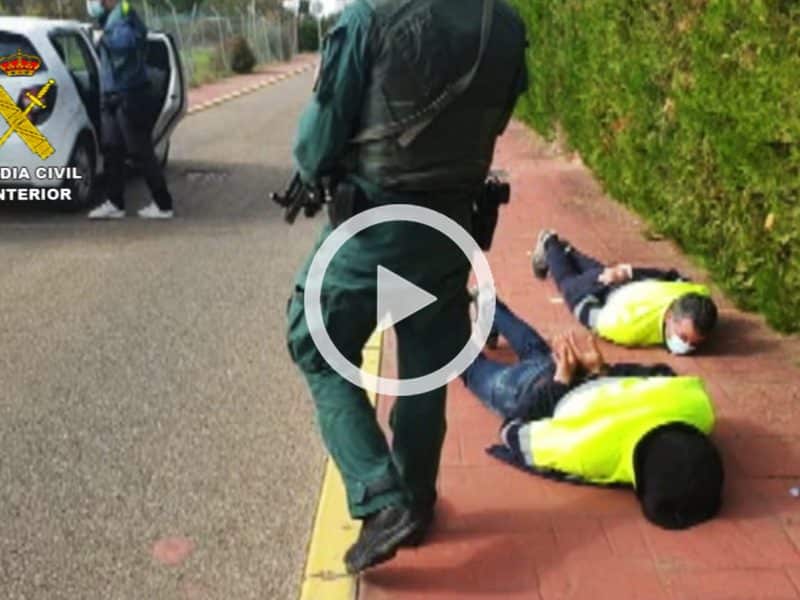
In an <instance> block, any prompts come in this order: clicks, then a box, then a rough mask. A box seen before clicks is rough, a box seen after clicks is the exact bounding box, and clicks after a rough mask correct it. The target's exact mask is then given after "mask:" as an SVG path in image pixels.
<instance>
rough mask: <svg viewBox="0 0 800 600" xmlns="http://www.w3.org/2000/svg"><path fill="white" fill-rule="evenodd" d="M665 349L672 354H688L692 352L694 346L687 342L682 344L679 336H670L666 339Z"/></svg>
mask: <svg viewBox="0 0 800 600" xmlns="http://www.w3.org/2000/svg"><path fill="white" fill-rule="evenodd" d="M667 348H668V349H669V351H670V352H672V353H673V354H689V353H690V352H691V351H692V350H694V346H692V345H691V344H689V343H688V342H684V341H683V340H682V339H681V338H680V336H677V335H675V334H672V335H670V336H668V337H667Z"/></svg>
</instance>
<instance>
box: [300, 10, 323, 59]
mask: <svg viewBox="0 0 800 600" xmlns="http://www.w3.org/2000/svg"><path fill="white" fill-rule="evenodd" d="M297 30H298V31H297V46H298V49H299V51H300V52H316V51H317V50H319V43H318V34H317V21H316V20H315V19H311V18H303V19H302V20H301V21H300V24H299V26H298V28H297Z"/></svg>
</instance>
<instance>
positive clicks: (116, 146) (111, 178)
mask: <svg viewBox="0 0 800 600" xmlns="http://www.w3.org/2000/svg"><path fill="white" fill-rule="evenodd" d="M117 109H118V107H116V106H108V107H105V108H104V109H103V112H102V115H101V120H102V128H103V131H102V146H103V149H104V152H105V169H104V171H105V173H104V183H105V192H106V197H107V198H108V200H109V201H110V202H111V203H112V204H113V205H114V206H116V207H117V208H118V209H120V210H125V138H124V137H123V134H122V131H121V130H120V128H119V124H118V123H117V117H116V113H117Z"/></svg>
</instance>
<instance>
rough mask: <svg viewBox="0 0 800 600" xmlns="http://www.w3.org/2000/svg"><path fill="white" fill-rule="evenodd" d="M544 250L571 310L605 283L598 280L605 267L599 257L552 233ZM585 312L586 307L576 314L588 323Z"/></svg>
mask: <svg viewBox="0 0 800 600" xmlns="http://www.w3.org/2000/svg"><path fill="white" fill-rule="evenodd" d="M545 251H546V254H547V267H548V269H549V270H550V274H551V275H552V276H553V280H554V281H555V282H556V286H558V289H559V291H560V292H561V295H562V296H563V297H564V301H565V302H566V303H567V306H569V309H570V310H572V311H574V310H575V307H576V306H577V305H578V304H580V302H581V301H582V300H584V299H585V298H586V297H587V296H589V295H591V294H594V293H596V292H597V291H599V290H602V289H605V286H603V285H602V284H599V283H598V281H597V278H598V277H599V276H600V274H601V273H602V272H603V270H604V269H605V265H603V264H602V263H601V262H600V261H598V260H595V259H594V258H592V257H591V256H587V255H586V254H583V253H582V252H580V251H579V250H578V249H577V248H574V247H573V246H570V245H569V244H567V243H565V242H563V241H561V240H559V239H557V238H555V237H551V238H550V239H549V240H548V241H547V246H546V248H545ZM598 300H600V299H598ZM587 314H588V311H582V312H581V315H580V316H579V318H580V319H581V322H582V323H583V324H584V325H587V326H588V323H585V322H583V318H582V317H583V316H584V315H587Z"/></svg>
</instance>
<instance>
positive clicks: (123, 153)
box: [87, 0, 172, 219]
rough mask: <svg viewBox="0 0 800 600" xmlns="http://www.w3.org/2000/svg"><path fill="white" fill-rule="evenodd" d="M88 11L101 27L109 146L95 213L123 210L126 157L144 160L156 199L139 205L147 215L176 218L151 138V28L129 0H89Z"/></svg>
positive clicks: (104, 132) (112, 214)
mask: <svg viewBox="0 0 800 600" xmlns="http://www.w3.org/2000/svg"><path fill="white" fill-rule="evenodd" d="M87 9H88V11H89V14H90V16H92V17H94V18H96V19H97V20H98V23H99V24H100V25H101V26H102V27H103V37H102V38H101V39H100V43H99V45H98V51H99V54H100V74H101V78H102V89H103V101H102V123H101V125H102V127H101V137H102V145H103V147H104V149H105V152H106V169H105V180H106V192H107V195H108V199H107V200H106V201H105V202H104V203H103V204H101V205H100V206H98V207H97V208H95V209H94V210H93V211H92V212H90V213H89V218H91V219H121V218H122V217H124V216H125V198H124V193H125V160H126V158H128V157H131V158H133V159H134V160H135V161H136V162H137V163H138V164H139V165H141V168H142V171H143V173H144V179H145V182H146V183H147V187H148V188H149V189H150V194H151V195H152V197H153V202H151V203H150V204H149V205H148V206H146V207H145V208H143V209H142V210H140V211H139V216H140V217H142V218H145V219H169V218H172V196H171V195H170V193H169V190H168V189H167V183H166V181H165V180H164V174H163V173H162V169H161V165H160V164H159V163H158V159H157V158H156V155H155V151H154V149H153V142H152V139H151V134H152V126H153V114H154V111H155V108H156V107H154V106H153V101H152V98H151V94H150V80H149V78H148V76H147V69H146V65H147V28H146V27H145V24H144V23H143V22H142V20H141V19H140V18H139V16H138V15H137V14H136V11H135V10H133V8H132V7H131V5H130V3H129V2H128V0H88V2H87Z"/></svg>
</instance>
